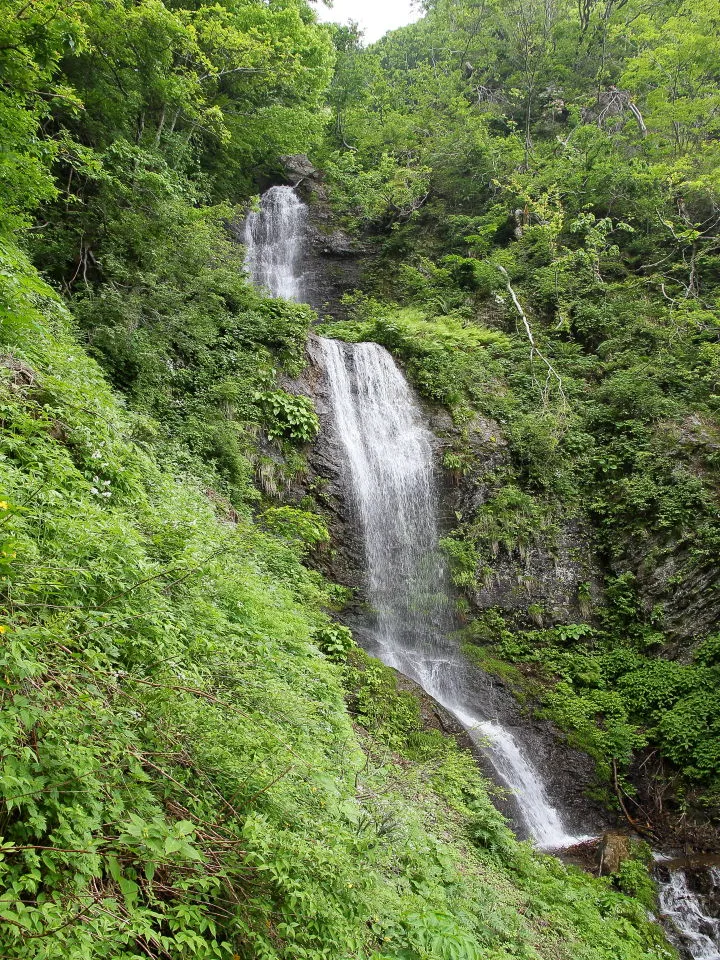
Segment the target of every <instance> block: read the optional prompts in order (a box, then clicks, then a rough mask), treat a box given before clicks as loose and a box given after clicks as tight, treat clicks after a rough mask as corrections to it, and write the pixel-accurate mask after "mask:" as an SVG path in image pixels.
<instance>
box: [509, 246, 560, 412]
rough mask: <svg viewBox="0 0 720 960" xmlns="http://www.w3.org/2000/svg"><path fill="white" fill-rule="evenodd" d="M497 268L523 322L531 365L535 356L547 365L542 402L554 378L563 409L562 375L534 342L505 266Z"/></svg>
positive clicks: (546, 399)
mask: <svg viewBox="0 0 720 960" xmlns="http://www.w3.org/2000/svg"><path fill="white" fill-rule="evenodd" d="M497 268H498V270H499V271H500V273H501V274H502V275H503V277H504V278H505V286H506V287H507V291H508V293H509V294H510V297H511V299H512V302H513V304H514V305H515V309H516V310H517V312H518V314H519V316H520V319H521V320H522V322H523V326H524V327H525V333H526V334H527V338H528V340H529V341H530V364H531V365H532V363H533V361H534V359H535V357H537V358H538V359H539V360H542V362H543V363H544V364H545V366H546V367H547V376H546V377H545V385H544V386H543V387H540V394H541V396H542V400H543V404H547V402H548V397H549V393H550V384H551V382H552V381H553V380H554V381H555V383H556V384H557V389H558V393H559V394H560V399H561V401H562V406H563V409H566V408H567V397H566V396H565V391H564V390H563V382H562V377H561V376H560V374H559V373H558V372H557V370H556V369H555V367H554V366H553V365H552V363H550V361H549V360H548V358H547V357H546V356H545V354H544V353H543V352H542V351H541V350H540V348H539V347H538V345H537V343H536V342H535V337H534V336H533V332H532V327H531V326H530V321H529V320H528V318H527V314H526V313H525V311H524V310H523V308H522V304H521V303H520V300H519V299H518V295H517V294H516V293H515V291H514V290H513V287H512V284H511V283H510V276H509V275H508V272H507V270H506V269H505V267H502V266H500V265H499V264H498V265H497ZM533 379H534V376H533Z"/></svg>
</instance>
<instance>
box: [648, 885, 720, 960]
mask: <svg viewBox="0 0 720 960" xmlns="http://www.w3.org/2000/svg"><path fill="white" fill-rule="evenodd" d="M708 873H709V878H710V884H711V886H712V888H713V890H714V892H715V893H716V895H717V892H718V891H720V869H718V868H717V867H711V868H710V870H709V871H708ZM659 899H660V911H661V914H662V916H663V919H664V921H665V928H666V930H667V933H668V937H669V938H670V939H671V940H672V942H673V943H674V944H675V946H676V947H678V948H679V949H680V950H681V951H682V952H683V954H685V955H686V956H688V957H691V958H692V960H720V920H718V919H717V917H712V916H710V915H709V913H708V912H707V911H709V909H710V907H709V906H705V905H704V904H703V903H702V901H701V898H700V896H699V895H698V894H696V893H695V892H694V891H693V890H691V889H690V886H689V884H688V878H687V875H686V873H685V871H683V870H671V871H670V875H669V878H668V879H667V880H666V881H664V882H662V881H661V883H660V897H659Z"/></svg>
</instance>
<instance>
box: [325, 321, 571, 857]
mask: <svg viewBox="0 0 720 960" xmlns="http://www.w3.org/2000/svg"><path fill="white" fill-rule="evenodd" d="M319 343H320V350H321V354H322V361H323V366H324V367H325V370H326V372H327V378H328V384H329V389H330V397H331V406H332V414H333V422H334V431H335V434H336V436H337V439H338V441H339V442H340V444H341V445H342V447H343V448H344V451H345V454H346V460H345V462H346V473H347V477H346V479H347V482H348V485H349V487H350V489H351V491H352V494H353V500H354V504H355V508H356V511H357V514H358V519H359V522H360V527H361V529H362V534H363V541H364V545H365V555H366V560H367V579H368V596H369V599H370V602H371V604H372V606H373V608H374V611H375V620H374V624H373V636H374V641H375V643H376V645H377V650H376V651H374V652H376V653H377V655H378V656H379V657H380V658H381V659H382V660H383V661H384V662H385V663H387V664H388V665H389V666H391V667H394V668H395V669H397V670H399V671H400V672H401V673H403V674H405V675H406V676H408V677H410V678H411V679H413V680H415V681H416V683H418V684H419V685H420V686H421V687H422V688H423V689H424V690H425V691H426V692H427V693H429V694H430V696H432V697H434V699H435V700H437V701H438V702H439V703H441V704H442V705H443V706H444V707H445V708H446V709H447V710H449V711H450V712H451V713H452V714H454V716H455V717H456V718H457V719H458V720H459V722H460V723H461V724H462V725H463V727H464V728H465V729H466V730H467V732H468V733H469V734H470V736H471V737H472V738H473V739H474V740H475V742H476V743H477V744H478V745H479V746H481V747H482V749H483V750H484V751H485V753H486V754H487V755H488V757H489V759H490V761H491V763H492V765H493V767H494V768H495V770H496V771H497V773H498V776H499V777H500V779H501V780H502V781H503V782H504V784H505V785H506V786H507V787H508V788H509V789H510V790H511V792H512V793H513V794H514V796H515V799H516V801H517V804H518V807H519V809H520V811H521V814H522V817H523V819H524V820H525V823H526V826H527V828H528V831H529V832H530V834H531V836H532V837H533V839H534V840H535V842H536V843H537V844H538V845H539V846H541V847H544V848H547V849H559V848H561V847H568V846H571V845H572V844H574V843H577V842H579V840H580V839H581V838H578V837H574V836H571V835H570V834H569V833H568V831H567V830H566V829H565V827H564V826H563V823H562V819H561V817H560V815H559V813H558V811H557V810H556V809H555V807H553V806H552V804H551V803H550V801H549V800H548V798H547V795H546V793H545V790H544V788H543V784H542V781H541V780H540V777H539V776H538V773H537V771H536V770H535V769H534V768H533V766H532V764H531V763H530V762H529V760H528V759H527V757H526V756H525V755H524V754H523V752H522V749H521V748H520V746H519V744H518V743H517V742H516V740H515V739H514V738H513V736H512V734H511V733H510V732H509V731H508V730H506V729H505V728H504V727H503V726H501V725H500V723H498V722H497V721H496V720H493V719H491V718H490V717H488V716H484V715H483V713H482V705H477V704H475V703H474V702H473V700H474V697H473V693H472V690H471V689H470V688H469V684H468V682H467V676H468V674H469V673H470V672H471V667H470V665H469V664H468V663H467V662H466V661H465V659H464V658H463V657H462V655H461V654H460V652H459V651H458V649H457V645H456V644H455V643H453V642H451V641H450V640H449V639H448V633H449V632H450V630H451V629H452V617H451V612H450V602H449V593H448V587H447V580H446V575H445V570H444V564H443V560H442V556H441V554H440V552H439V549H438V530H437V522H436V516H437V504H436V497H435V486H434V479H433V455H432V435H431V434H430V432H429V431H428V430H427V428H426V427H425V426H424V423H423V419H422V416H421V413H420V410H419V408H418V406H417V403H416V402H415V399H414V397H413V395H412V393H411V391H410V389H409V387H408V385H407V383H406V381H405V379H404V377H403V376H402V374H401V373H400V371H399V370H398V368H397V366H396V365H395V363H394V361H393V359H392V357H391V356H390V354H389V353H388V352H387V351H386V350H385V349H383V348H382V347H380V346H378V344H376V343H359V344H354V345H353V344H344V343H341V342H340V341H337V340H326V339H321V340H320V341H319Z"/></svg>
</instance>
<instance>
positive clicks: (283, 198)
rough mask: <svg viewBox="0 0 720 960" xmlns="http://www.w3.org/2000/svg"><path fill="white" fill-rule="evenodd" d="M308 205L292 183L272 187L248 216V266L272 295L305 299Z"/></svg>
mask: <svg viewBox="0 0 720 960" xmlns="http://www.w3.org/2000/svg"><path fill="white" fill-rule="evenodd" d="M306 223H307V207H306V206H305V204H304V203H302V201H301V200H300V199H299V198H298V196H297V194H296V193H295V191H294V190H293V189H292V187H271V188H270V189H269V190H268V191H267V192H266V193H264V194H263V195H262V198H261V200H260V209H259V210H258V211H251V212H250V213H249V214H248V216H247V219H246V220H245V236H244V240H245V266H246V267H247V270H248V273H249V274H250V276H251V278H252V281H253V283H254V284H255V285H256V286H258V287H265V288H266V289H267V290H269V292H270V293H271V294H272V296H273V297H283V298H284V299H285V300H302V299H303V283H302V274H301V256H302V246H303V240H304V237H305V229H306Z"/></svg>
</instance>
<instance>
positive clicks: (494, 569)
mask: <svg viewBox="0 0 720 960" xmlns="http://www.w3.org/2000/svg"><path fill="white" fill-rule="evenodd" d="M431 422H432V427H433V430H434V432H435V433H436V434H437V436H438V437H440V438H441V446H442V448H443V450H445V449H447V450H452V449H453V448H454V447H455V446H456V443H457V437H458V430H457V428H456V427H455V426H454V425H453V423H452V420H451V418H450V416H449V415H448V414H447V412H445V411H438V412H435V413H434V414H433V415H432V417H431ZM462 443H463V446H464V448H465V449H466V450H467V451H468V452H469V454H470V455H471V457H472V461H473V462H474V464H475V465H476V466H475V467H474V469H473V470H471V472H470V473H469V474H467V475H464V476H463V475H461V474H457V475H455V476H453V475H452V474H451V473H450V474H448V475H447V476H446V477H445V478H444V484H443V503H444V507H445V510H444V513H445V520H446V527H447V529H450V528H452V526H454V525H455V522H456V517H457V516H458V515H460V516H462V517H463V518H468V519H469V518H472V517H473V516H475V514H476V513H477V511H478V510H479V509H480V508H481V507H483V506H484V505H485V504H486V503H488V502H489V501H490V500H491V499H492V497H493V496H494V495H495V494H496V493H497V492H498V490H499V489H500V488H499V487H498V485H497V480H496V479H495V476H496V475H497V473H498V472H500V473H502V471H503V468H507V467H508V465H509V452H508V444H507V441H506V440H505V439H504V437H503V431H502V427H501V426H500V424H498V423H497V422H496V421H495V420H492V419H491V418H489V417H481V416H479V415H477V416H475V417H474V418H473V420H472V421H471V422H470V423H469V424H467V425H466V426H465V427H464V436H463V441H462ZM555 526H556V528H557V530H556V533H555V535H554V536H553V537H552V538H548V537H546V538H538V541H537V542H535V543H530V544H528V545H527V546H526V547H516V548H514V549H513V550H510V551H508V550H507V549H506V548H505V547H503V546H502V545H498V549H497V550H495V551H493V550H488V551H486V552H485V553H484V554H483V556H482V558H481V568H480V569H479V570H478V575H477V578H476V583H475V586H474V588H473V589H472V590H471V591H470V593H469V595H468V599H469V600H470V602H471V605H472V607H473V609H474V610H475V611H476V612H483V611H485V610H489V609H496V610H499V611H500V612H501V613H502V614H503V615H504V616H505V617H506V618H507V619H508V620H509V622H510V623H511V625H513V626H516V627H520V628H537V627H550V626H553V625H555V624H566V623H577V622H579V621H584V620H586V619H587V617H588V615H589V613H590V611H591V609H592V607H594V606H595V605H596V604H598V603H599V602H600V600H601V597H602V583H603V578H602V573H601V570H600V567H599V564H598V562H597V560H596V558H595V557H594V555H593V550H592V546H591V534H590V530H589V528H588V527H587V526H586V525H585V523H584V522H583V521H582V520H581V519H579V518H577V517H575V518H568V519H564V520H563V519H558V520H556V523H555ZM528 610H530V611H531V612H530V613H529V612H528Z"/></svg>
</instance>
